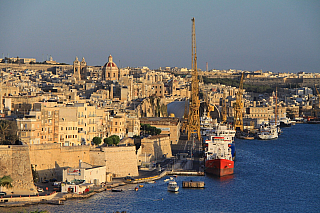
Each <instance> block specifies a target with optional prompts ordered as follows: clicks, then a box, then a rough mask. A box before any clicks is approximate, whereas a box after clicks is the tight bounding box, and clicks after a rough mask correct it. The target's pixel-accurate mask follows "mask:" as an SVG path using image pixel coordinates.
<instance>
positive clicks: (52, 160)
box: [29, 143, 91, 181]
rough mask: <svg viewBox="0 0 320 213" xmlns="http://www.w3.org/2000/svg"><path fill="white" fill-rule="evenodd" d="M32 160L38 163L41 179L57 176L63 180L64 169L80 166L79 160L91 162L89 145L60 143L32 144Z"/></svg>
mask: <svg viewBox="0 0 320 213" xmlns="http://www.w3.org/2000/svg"><path fill="white" fill-rule="evenodd" d="M29 148H30V162H31V164H32V165H36V166H35V169H36V170H37V172H38V174H39V180H40V181H42V180H44V179H47V180H50V179H52V178H56V179H58V180H62V170H63V169H64V168H66V167H79V160H82V161H83V162H87V163H91V162H90V147H89V146H63V147H61V146H60V144H56V143H53V144H35V145H30V146H29Z"/></svg>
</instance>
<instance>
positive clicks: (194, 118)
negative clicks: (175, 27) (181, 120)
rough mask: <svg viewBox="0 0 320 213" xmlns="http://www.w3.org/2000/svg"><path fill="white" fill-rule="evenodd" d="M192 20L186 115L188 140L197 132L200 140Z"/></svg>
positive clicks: (195, 56)
mask: <svg viewBox="0 0 320 213" xmlns="http://www.w3.org/2000/svg"><path fill="white" fill-rule="evenodd" d="M191 21H192V60H191V69H192V82H191V102H190V106H189V116H188V140H190V136H191V134H195V133H196V134H198V139H199V140H200V138H201V135H200V117H199V107H200V100H199V80H198V71H197V51H196V49H197V47H196V30H195V20H194V18H192V19H191Z"/></svg>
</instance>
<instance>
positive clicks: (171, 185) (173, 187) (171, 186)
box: [168, 180, 179, 192]
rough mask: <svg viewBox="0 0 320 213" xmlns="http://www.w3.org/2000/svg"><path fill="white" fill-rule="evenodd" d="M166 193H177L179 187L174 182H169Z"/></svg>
mask: <svg viewBox="0 0 320 213" xmlns="http://www.w3.org/2000/svg"><path fill="white" fill-rule="evenodd" d="M168 191H170V192H177V191H179V186H178V184H177V182H175V181H174V180H171V181H169V183H168Z"/></svg>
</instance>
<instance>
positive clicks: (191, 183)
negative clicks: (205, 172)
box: [182, 181, 205, 188]
mask: <svg viewBox="0 0 320 213" xmlns="http://www.w3.org/2000/svg"><path fill="white" fill-rule="evenodd" d="M204 185H205V184H204V181H183V182H182V187H183V188H204Z"/></svg>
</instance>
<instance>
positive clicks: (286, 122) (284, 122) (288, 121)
mask: <svg viewBox="0 0 320 213" xmlns="http://www.w3.org/2000/svg"><path fill="white" fill-rule="evenodd" d="M279 122H280V127H290V126H291V125H292V121H291V119H290V118H287V117H282V118H280V119H279Z"/></svg>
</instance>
